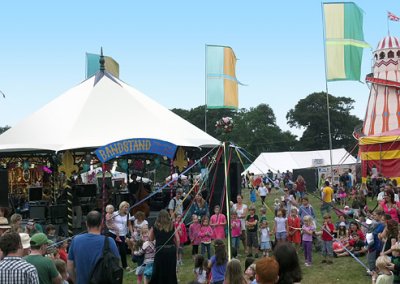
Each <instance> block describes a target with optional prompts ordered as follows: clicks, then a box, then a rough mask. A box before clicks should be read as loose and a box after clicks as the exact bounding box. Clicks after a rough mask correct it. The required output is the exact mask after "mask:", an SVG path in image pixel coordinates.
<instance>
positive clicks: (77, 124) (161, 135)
mask: <svg viewBox="0 0 400 284" xmlns="http://www.w3.org/2000/svg"><path fill="white" fill-rule="evenodd" d="M131 138H147V139H158V140H163V141H167V142H170V143H172V144H175V145H177V146H187V147H207V146H214V145H218V144H219V143H220V142H219V141H218V140H217V139H215V138H213V137H212V136H210V135H209V134H207V133H205V132H204V131H202V130H200V129H199V128H197V127H196V126H194V125H192V124H190V123H189V122H187V121H186V120H184V119H183V118H181V117H179V116H178V115H176V114H174V113H173V112H172V111H170V110H168V109H167V108H165V107H163V106H162V105H160V104H159V103H157V102H156V101H154V100H152V99H150V98H149V97H147V96H145V95H144V94H142V93H141V92H139V91H138V90H136V89H135V88H133V87H131V86H129V85H127V84H126V83H124V82H123V81H121V80H119V79H117V78H115V77H114V76H112V75H111V74H109V73H108V72H107V71H104V72H103V71H99V72H98V73H97V74H96V75H95V76H92V77H90V78H89V79H87V80H85V81H83V82H82V83H81V84H79V85H77V86H75V87H73V88H72V89H70V90H68V91H67V92H65V93H64V94H62V95H61V96H59V97H57V98H56V99H54V100H53V101H51V102H50V103H48V104H47V105H45V106H44V107H42V108H41V109H39V110H38V111H36V112H35V113H33V114H32V115H30V116H28V117H27V118H26V119H24V120H22V121H21V122H19V123H18V124H17V125H16V126H14V127H12V128H11V129H9V130H8V131H6V132H5V133H3V134H2V135H0V152H3V153H4V152H20V151H45V150H48V151H62V150H68V149H85V148H86V149H87V148H91V149H93V148H98V147H100V146H103V145H107V144H109V143H112V142H115V141H120V140H125V139H131Z"/></svg>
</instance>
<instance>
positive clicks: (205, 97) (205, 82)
mask: <svg viewBox="0 0 400 284" xmlns="http://www.w3.org/2000/svg"><path fill="white" fill-rule="evenodd" d="M204 54H205V64H204V66H205V70H204V74H205V76H204V78H205V81H204V132H205V133H207V45H205V50H204Z"/></svg>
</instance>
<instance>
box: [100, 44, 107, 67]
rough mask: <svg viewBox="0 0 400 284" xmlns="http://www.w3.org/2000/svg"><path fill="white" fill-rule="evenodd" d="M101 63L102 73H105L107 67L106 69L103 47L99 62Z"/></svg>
mask: <svg viewBox="0 0 400 284" xmlns="http://www.w3.org/2000/svg"><path fill="white" fill-rule="evenodd" d="M99 63H100V72H104V70H105V69H106V67H105V63H106V61H105V59H104V55H103V47H101V48H100V60H99Z"/></svg>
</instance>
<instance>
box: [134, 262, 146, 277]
mask: <svg viewBox="0 0 400 284" xmlns="http://www.w3.org/2000/svg"><path fill="white" fill-rule="evenodd" d="M145 268H146V264H142V265H141V266H138V267H137V268H136V275H143V273H144V269H145Z"/></svg>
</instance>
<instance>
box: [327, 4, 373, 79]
mask: <svg viewBox="0 0 400 284" xmlns="http://www.w3.org/2000/svg"><path fill="white" fill-rule="evenodd" d="M323 15H324V35H325V68H326V80H327V81H337V80H354V81H360V75H361V61H362V53H363V48H367V47H370V46H369V45H368V44H367V43H366V42H365V41H364V33H363V12H362V10H361V9H360V8H359V7H358V6H357V5H356V4H355V3H353V2H343V3H338V2H335V3H323Z"/></svg>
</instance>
